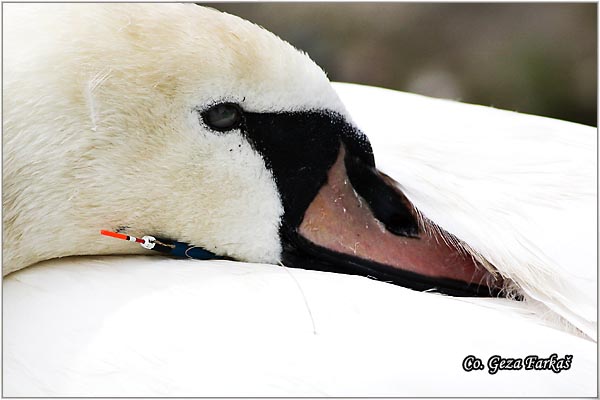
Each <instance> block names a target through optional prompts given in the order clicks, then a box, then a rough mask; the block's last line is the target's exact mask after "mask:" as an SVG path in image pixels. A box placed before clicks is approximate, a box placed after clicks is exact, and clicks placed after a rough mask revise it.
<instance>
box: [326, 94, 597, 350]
mask: <svg viewBox="0 0 600 400" xmlns="http://www.w3.org/2000/svg"><path fill="white" fill-rule="evenodd" d="M336 89H337V90H338V93H339V94H340V95H341V97H342V99H343V100H344V103H345V105H346V107H347V108H348V110H349V112H350V113H351V115H352V117H353V119H354V120H355V122H356V123H357V124H358V126H359V127H360V128H361V129H363V130H364V131H365V132H368V135H369V139H370V140H371V143H372V145H373V149H374V153H375V156H376V161H377V165H378V168H379V169H381V170H382V171H383V172H386V173H387V174H389V175H390V176H391V177H393V178H394V179H395V180H396V181H397V182H400V185H401V188H402V190H403V192H404V193H405V194H406V196H407V197H408V198H409V199H410V200H411V201H412V202H413V203H414V204H415V206H416V207H417V208H418V209H419V210H420V211H421V212H422V213H423V214H424V215H425V216H426V217H427V218H429V219H431V220H433V221H435V223H436V224H438V225H439V226H441V227H442V228H444V229H445V230H447V231H448V232H450V233H452V234H453V235H455V236H456V237H458V238H460V239H461V241H462V242H463V243H466V244H467V245H468V247H469V248H470V249H471V250H472V251H473V252H474V253H475V255H477V254H478V255H480V256H481V258H482V259H483V260H487V261H488V262H490V263H491V264H492V265H494V266H495V267H496V268H497V269H498V270H499V271H500V272H501V273H502V274H503V275H504V276H506V277H509V278H510V279H511V280H513V281H514V282H515V283H516V284H517V285H518V288H520V289H521V290H522V291H523V292H525V293H526V294H527V297H528V302H529V303H530V304H531V305H532V306H534V305H536V306H539V310H538V311H539V315H540V317H543V318H549V319H554V318H556V315H555V314H554V313H557V314H558V315H560V316H562V317H564V318H565V319H566V320H567V321H569V322H570V323H572V324H573V325H575V326H576V327H577V328H579V329H580V330H582V331H583V332H584V333H585V334H586V335H588V336H589V337H590V338H594V339H595V338H596V336H597V326H596V325H597V307H596V297H597V283H596V282H597V260H596V249H597V232H596V220H597V219H596V215H597V209H596V200H597V194H596V190H595V187H596V186H595V182H596V169H595V163H596V153H595V151H596V140H597V138H596V129H594V128H592V127H587V126H583V125H579V124H574V123H569V122H564V121H558V120H554V119H550V118H543V117H538V116H532V115H526V114H519V113H514V112H508V111H503V110H496V109H493V108H489V107H481V106H475V105H467V104H462V103H457V102H452V101H447V100H437V99H431V98H427V97H424V96H419V95H414V94H407V93H400V92H396V91H392V90H382V89H378V88H369V87H364V86H358V85H346V84H344V85H337V86H336ZM364 99H376V100H372V101H368V100H364ZM548 309H550V310H551V312H550V313H548ZM556 322H557V323H558V324H561V321H560V320H558V321H556ZM563 326H564V324H563ZM567 329H568V328H567Z"/></svg>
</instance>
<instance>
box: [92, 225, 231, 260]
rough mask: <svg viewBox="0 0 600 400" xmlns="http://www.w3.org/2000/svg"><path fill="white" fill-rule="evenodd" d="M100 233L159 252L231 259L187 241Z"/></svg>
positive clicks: (202, 258)
mask: <svg viewBox="0 0 600 400" xmlns="http://www.w3.org/2000/svg"><path fill="white" fill-rule="evenodd" d="M100 234H102V235H104V236H109V237H113V238H117V239H122V240H128V241H130V242H135V243H139V244H140V245H141V246H142V247H143V248H145V249H148V250H154V251H158V252H160V253H163V254H166V255H169V256H172V257H177V258H193V259H196V260H215V259H217V260H231V258H229V257H223V256H218V255H216V254H214V253H211V252H210V251H208V250H205V249H203V248H202V247H198V246H192V245H190V244H187V243H183V242H177V241H175V240H169V239H162V238H155V237H154V236H144V237H142V238H141V239H140V238H136V237H135V236H129V235H124V234H122V233H117V232H112V231H105V230H101V231H100Z"/></svg>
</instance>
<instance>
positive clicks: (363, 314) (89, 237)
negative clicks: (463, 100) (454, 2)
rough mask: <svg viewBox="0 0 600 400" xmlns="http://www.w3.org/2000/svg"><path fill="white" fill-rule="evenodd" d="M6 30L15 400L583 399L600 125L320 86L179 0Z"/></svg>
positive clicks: (310, 68)
mask: <svg viewBox="0 0 600 400" xmlns="http://www.w3.org/2000/svg"><path fill="white" fill-rule="evenodd" d="M59 21H60V22H59ZM64 21H71V22H72V23H64ZM4 22H5V32H4V34H5V36H4V37H5V39H4V40H5V59H6V60H5V61H6V63H5V66H4V74H5V84H4V90H5V92H4V95H5V98H6V99H7V101H6V107H5V110H4V125H3V141H4V146H5V157H4V162H3V167H4V172H3V174H4V181H3V211H4V212H3V214H4V215H3V218H4V219H3V232H4V243H3V275H4V283H3V290H4V324H5V325H4V355H3V357H4V372H3V373H4V379H3V382H4V385H5V392H4V394H5V395H9V396H11V395H14V396H39V395H41V396H44V395H56V396H84V395H92V396H112V395H118V396H128V395H131V396H165V395H180V396H239V395H255V396H270V395H275V396H280V395H281V396H283V395H289V396H309V395H333V396H361V395H363V396H375V395H388V396H436V395H442V394H443V395H450V396H484V395H490V394H493V395H506V396H510V395H517V394H518V395H523V394H526V395H537V396H549V395H564V396H580V395H581V396H594V395H595V393H596V386H595V376H596V373H597V370H596V360H597V358H596V347H597V346H596V343H595V341H596V336H597V327H596V323H597V317H596V314H597V305H596V303H595V298H596V296H597V284H596V280H597V267H596V262H597V260H596V251H595V249H596V240H597V239H596V238H597V236H596V231H595V221H596V209H595V200H596V192H595V179H596V175H595V174H596V173H595V162H596V159H595V148H596V136H595V130H594V129H593V128H591V127H585V126H581V125H578V124H573V123H568V122H563V121H557V120H552V119H548V118H542V117H536V116H528V115H523V114H518V113H513V112H507V111H501V110H495V109H491V108H487V107H480V106H474V105H466V104H460V103H457V102H451V101H445V100H438V99H430V98H426V97H423V96H417V95H411V94H406V93H401V92H397V91H391V90H386V89H380V88H372V87H365V86H359V85H350V84H339V83H334V84H333V85H332V84H331V83H330V82H329V81H328V80H327V78H326V76H325V74H324V72H323V71H322V70H321V69H320V68H319V67H318V66H317V65H316V64H314V63H313V62H312V61H311V60H310V59H309V58H308V56H306V55H305V54H303V53H300V52H298V51H297V50H296V49H294V48H293V47H292V46H290V45H289V44H287V43H285V42H283V41H281V40H280V39H278V38H277V37H275V36H274V35H272V34H271V33H269V32H267V31H265V30H263V29H261V28H259V27H257V26H255V25H252V24H251V23H249V22H247V21H243V20H241V19H239V18H236V17H233V16H230V15H227V14H223V13H219V12H217V11H214V10H210V9H205V8H202V7H197V6H195V5H191V4H186V5H181V4H168V5H166V4H144V5H140V4H98V5H92V4H68V5H64V4H63V5H61V4H54V5H47V4H44V5H29V4H24V5H21V4H10V5H7V7H6V8H5V13H4ZM49 66H51V67H49ZM31 77H35V79H31ZM219 107H221V108H219ZM223 107H224V108H223ZM215 110H216V111H215ZM223 110H225V111H223ZM221 112H225V113H233V114H220V113H221ZM236 112H238V113H241V114H235V113H236ZM215 113H216V114H215ZM211 115H212V116H214V115H217V116H220V115H221V116H222V115H226V116H227V115H229V116H231V115H233V116H235V115H238V117H239V118H240V119H239V120H238V123H237V124H232V125H230V126H229V127H228V128H227V129H220V128H219V127H220V126H221V125H219V124H222V123H223V121H225V122H227V118H225V119H223V120H217V122H218V124H217V125H214V124H213V122H211V121H212V120H211V117H210V116H211ZM240 115H241V116H240ZM231 118H233V120H235V118H234V117H231ZM363 132H364V133H366V135H367V136H365V135H364V134H363ZM366 137H368V138H369V139H368V140H367V138H366ZM373 154H374V156H373ZM373 157H374V158H373ZM375 166H376V167H377V168H375ZM365 204H366V206H365ZM365 221H366V222H365ZM100 229H113V230H119V231H122V232H126V233H127V234H132V235H136V236H142V235H144V234H153V235H157V236H158V235H160V236H163V237H166V238H172V239H174V240H175V239H176V240H180V241H184V242H187V243H190V244H194V245H197V246H201V247H203V248H206V249H208V250H210V251H212V252H215V253H216V254H219V255H224V256H228V257H231V258H234V259H236V260H237V262H229V261H216V260H215V261H206V262H198V261H192V260H170V259H165V258H161V257H143V256H139V255H137V256H134V255H135V254H148V253H147V250H144V249H141V248H139V247H136V246H135V245H133V244H131V243H126V242H124V243H120V242H116V243H115V241H113V240H107V239H104V238H100V237H99V235H98V231H99V230H100ZM353 235H355V236H353ZM359 236H360V237H361V239H360V240H359V239H357V238H358V237H359ZM355 239H356V240H355ZM115 254H116V255H119V256H111V257H109V256H107V255H115ZM125 254H129V256H124V255H125ZM84 255H91V256H93V257H81V256H84ZM48 260H49V261H48ZM36 263H37V264H36ZM34 264H36V265H34ZM268 264H271V265H268ZM278 264H279V265H278ZM281 264H284V265H287V266H293V267H300V268H305V269H315V270H322V271H330V272H344V273H349V274H358V275H366V276H370V277H372V278H376V279H378V280H383V281H388V280H389V281H390V282H393V283H397V284H399V285H400V286H395V285H390V284H388V283H386V282H375V281H372V280H369V279H366V278H365V277H356V276H349V275H341V274H331V273H326V272H320V271H310V270H304V269H294V270H291V269H288V268H286V267H283V266H282V265H281ZM26 267H27V268H26ZM402 286H406V287H408V288H413V289H418V290H422V291H425V292H417V291H413V290H410V289H408V288H404V287H402ZM429 291H437V292H442V293H446V294H450V295H464V296H472V295H486V293H487V294H488V295H489V294H490V293H500V294H508V296H507V298H470V297H469V298H466V297H465V298H461V297H451V296H441V295H439V294H434V293H427V292H429ZM488 291H489V292H488ZM493 291H496V292H493ZM513 297H522V298H523V301H515V300H514V299H512V298H513ZM554 353H556V354H557V357H566V356H567V355H570V356H572V357H573V358H572V365H571V366H570V368H569V369H568V370H564V371H562V372H560V373H555V372H551V371H548V370H545V371H535V370H532V371H523V370H521V371H500V372H498V373H496V374H493V375H492V374H489V373H488V372H487V371H486V370H484V371H471V372H466V371H464V370H463V368H462V362H463V360H464V359H465V357H467V356H469V355H474V356H477V357H479V358H481V359H482V360H484V361H485V360H487V359H489V358H490V357H491V356H493V355H495V354H497V355H501V356H504V357H509V358H510V357H512V358H519V357H521V358H523V357H527V356H529V355H532V354H533V355H537V356H539V357H541V358H548V357H550V356H551V355H552V354H554ZM432 379H435V381H436V382H439V385H431V381H432ZM232 381H235V382H236V385H235V388H233V387H232V383H231V382H232ZM490 388H493V389H490Z"/></svg>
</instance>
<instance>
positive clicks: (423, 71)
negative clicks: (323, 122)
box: [206, 3, 597, 126]
mask: <svg viewBox="0 0 600 400" xmlns="http://www.w3.org/2000/svg"><path fill="white" fill-rule="evenodd" d="M206 5H208V6H210V7H214V8H216V9H219V10H221V11H225V12H228V13H231V14H235V15H237V16H240V17H242V18H245V19H248V20H250V21H252V22H255V23H257V24H259V25H262V26H263V27H265V28H266V29H268V30H270V31H272V32H274V33H275V34H277V35H279V36H280V37H281V38H283V39H285V40H287V41H288V42H290V43H291V44H293V45H294V46H296V47H297V48H299V49H302V50H304V51H306V52H307V53H308V54H309V55H310V56H311V58H312V59H313V60H315V61H316V62H317V64H319V65H320V66H321V67H322V68H323V69H324V70H325V71H326V72H327V74H328V75H329V78H330V79H331V80H335V81H345V82H356V83H364V84H369V85H374V86H383V87H387V88H392V89H398V90H403V91H408V92H414V93H420V94H424V95H428V96H433V97H442V98H449V99H455V100H460V101H464V102H467V103H476V104H483V105H489V106H494V107H497V108H502V109H508V110H515V111H520V112H524V113H530V114H538V115H545V116H549V117H554V118H560V119H565V120H569V121H575V122H580V123H584V124H588V125H594V126H596V122H597V120H596V118H597V111H596V102H597V98H596V97H597V96H596V91H597V11H596V10H597V5H596V4H595V3H210V4H206Z"/></svg>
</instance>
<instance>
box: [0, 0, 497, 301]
mask: <svg viewBox="0 0 600 400" xmlns="http://www.w3.org/2000/svg"><path fill="white" fill-rule="evenodd" d="M5 19H6V22H7V36H6V38H7V39H6V41H7V43H8V44H7V49H6V52H7V53H6V59H7V60H8V61H7V66H6V67H5V78H6V79H5V82H6V83H5V94H6V97H7V98H8V99H9V100H8V104H7V111H6V115H5V121H6V122H5V125H4V129H5V154H7V157H6V158H5V162H4V171H5V178H4V182H5V188H4V193H5V194H4V206H5V214H4V215H5V216H4V218H5V219H4V227H5V228H4V229H5V243H6V246H5V257H6V258H5V265H6V268H5V270H4V273H7V272H11V271H12V270H16V269H20V268H22V267H25V266H27V265H29V264H32V263H34V262H37V261H40V260H44V259H49V258H54V257H62V256H69V255H84V254H114V253H134V252H143V251H144V250H143V249H138V248H137V246H132V245H131V244H128V243H115V241H112V240H107V239H104V238H102V237H99V236H98V231H99V230H100V229H113V230H119V231H121V232H125V233H128V234H131V235H137V236H141V235H146V234H149V235H154V236H160V237H165V238H170V239H173V240H177V241H183V242H187V243H190V244H193V245H197V246H201V247H204V248H205V249H207V250H209V251H212V252H214V253H216V254H218V255H224V256H228V257H232V258H234V259H237V260H243V261H250V262H266V263H284V264H286V265H290V266H299V267H305V268H310V269H320V270H326V271H337V272H346V273H355V274H362V275H368V276H372V277H375V278H378V279H382V280H390V281H393V282H396V283H400V284H402V285H405V286H409V287H412V288H416V289H422V290H425V289H430V288H438V289H441V290H442V291H445V292H447V293H450V294H459V295H460V294H467V295H469V294H482V293H483V294H486V292H487V293H489V289H488V288H487V287H486V285H485V284H483V285H479V283H480V282H481V281H485V280H486V279H488V276H487V274H486V272H484V271H483V270H482V269H480V268H479V267H478V266H477V265H476V263H475V262H474V261H473V260H472V259H471V258H470V257H468V256H463V255H461V254H460V252H459V251H458V250H457V249H456V248H454V247H452V246H450V245H447V244H445V241H444V240H442V239H443V238H442V235H443V232H439V230H436V229H431V230H429V231H428V229H427V224H426V223H425V222H424V220H423V219H422V218H421V217H420V215H419V213H418V211H417V210H415V208H414V207H413V206H412V205H411V204H410V203H409V202H408V200H407V199H406V198H405V197H404V196H403V195H402V192H401V191H400V190H398V188H397V184H396V183H395V182H393V181H392V180H391V179H390V178H389V177H387V176H385V175H384V174H382V173H380V172H379V171H377V169H376V166H375V156H374V155H373V152H372V150H371V146H370V144H369V141H368V139H367V136H365V134H364V133H363V132H361V131H360V130H359V129H357V128H356V126H355V125H354V124H353V122H352V119H351V117H350V115H348V113H347V111H346V110H345V108H344V106H343V104H342V103H341V101H340V99H339V98H338V96H337V95H336V93H335V91H334V90H333V88H332V86H331V85H330V83H329V81H328V79H327V76H326V74H325V73H324V72H323V71H322V70H321V69H320V68H319V67H318V66H317V65H316V64H315V63H314V62H313V61H312V60H311V59H310V58H309V57H308V56H307V55H306V54H304V53H302V52H300V51H298V50H296V49H295V48H293V47H292V46H291V45H289V44H288V43H286V42H284V41H282V40H281V39H279V38H277V37H276V36H275V35H273V34H271V33H270V32H268V31H266V30H264V29H262V28H260V27H258V26H256V25H253V24H252V23H250V22H247V21H244V20H242V19H240V18H237V17H234V16H231V15H228V14H224V13H221V12H218V11H215V10H212V9H207V8H202V7H198V6H195V5H191V4H183V5H182V4H100V5H91V4H68V5H64V4H63V5H38V6H36V8H35V9H33V8H32V6H31V5H17V4H13V5H10V6H9V7H8V9H7V14H6V18H5ZM28 77H29V78H31V79H27V78H28ZM24 238H29V240H23V239H24ZM30 241H31V242H33V243H34V244H31V243H30ZM448 260H451V261H448Z"/></svg>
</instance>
